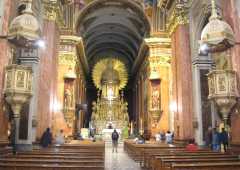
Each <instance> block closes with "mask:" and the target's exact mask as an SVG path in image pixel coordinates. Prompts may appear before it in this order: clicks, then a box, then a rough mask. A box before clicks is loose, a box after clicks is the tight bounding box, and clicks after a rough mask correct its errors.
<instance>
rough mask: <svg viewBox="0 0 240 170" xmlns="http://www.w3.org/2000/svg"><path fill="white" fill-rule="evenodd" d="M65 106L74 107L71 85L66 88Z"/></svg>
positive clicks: (66, 107)
mask: <svg viewBox="0 0 240 170" xmlns="http://www.w3.org/2000/svg"><path fill="white" fill-rule="evenodd" d="M64 108H65V109H70V108H73V92H72V89H71V88H70V87H68V88H65V90H64Z"/></svg>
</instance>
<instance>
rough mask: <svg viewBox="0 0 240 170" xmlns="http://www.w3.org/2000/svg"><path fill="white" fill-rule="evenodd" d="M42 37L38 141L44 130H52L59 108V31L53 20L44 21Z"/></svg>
mask: <svg viewBox="0 0 240 170" xmlns="http://www.w3.org/2000/svg"><path fill="white" fill-rule="evenodd" d="M42 36H43V38H44V41H45V43H46V48H45V49H44V50H42V51H41V54H40V63H39V67H40V72H39V80H38V84H39V89H38V91H39V96H38V97H39V99H38V112H37V113H38V114H37V120H38V125H37V134H36V137H37V138H38V139H39V138H40V137H41V135H42V134H43V132H44V131H45V129H46V128H48V127H50V128H52V123H53V120H54V119H53V118H54V115H56V113H57V112H58V111H59V110H58V109H59V107H60V106H59V105H60V103H59V101H58V100H57V86H58V84H57V75H58V72H57V65H58V63H57V61H58V60H57V56H58V46H59V30H58V25H57V24H56V22H55V20H49V19H44V21H43V35H42Z"/></svg>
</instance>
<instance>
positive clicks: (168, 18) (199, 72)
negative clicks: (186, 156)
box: [0, 0, 240, 170]
mask: <svg viewBox="0 0 240 170" xmlns="http://www.w3.org/2000/svg"><path fill="white" fill-rule="evenodd" d="M0 49H1V50H0V79H1V80H2V81H0V169H3V170H11V169H14V168H15V169H19V170H25V169H28V168H29V167H27V166H26V167H24V166H25V165H24V166H23V165H19V166H15V167H14V166H13V164H12V163H11V161H10V160H8V159H10V158H8V159H7V158H6V159H5V158H4V157H3V158H4V159H3V160H2V157H1V154H2V155H4V152H5V150H4V148H5V147H6V146H7V147H8V149H9V150H10V152H11V151H12V150H13V153H16V152H19V153H20V152H22V154H23V155H24V154H25V153H24V152H30V151H32V154H33V153H34V152H37V149H36V146H38V145H39V143H41V140H42V135H43V134H44V133H45V130H46V129H47V128H50V130H51V133H52V138H53V142H52V143H53V144H54V138H55V136H56V135H58V133H59V131H60V130H62V131H63V133H64V139H65V143H66V146H65V145H64V146H63V147H61V148H60V149H62V150H63V151H62V152H65V151H64V149H66V150H67V149H69V148H68V147H70V148H72V149H73V148H74V147H76V148H80V146H81V147H86V146H83V145H85V144H86V143H87V144H86V145H87V147H89V148H90V149H89V150H91V147H96V146H95V145H94V144H93V145H94V146H91V142H89V143H88V142H85V143H84V144H82V143H81V142H80V141H78V137H79V136H81V137H83V138H84V141H88V140H90V138H92V137H93V138H94V141H95V138H96V140H97V142H99V143H97V144H96V145H97V147H99V148H100V146H102V145H101V142H102V143H103V146H104V149H105V147H107V145H108V143H109V142H111V140H112V138H111V134H112V132H113V130H114V129H116V130H117V132H118V133H119V134H120V144H123V145H124V148H123V149H124V151H122V153H121V154H128V156H129V157H130V158H129V160H127V161H124V160H125V158H124V157H125V156H124V155H122V157H123V158H122V157H121V160H120V162H121V161H123V163H122V164H125V163H126V165H127V164H128V163H129V161H132V162H131V163H129V165H128V166H133V165H134V166H133V167H132V169H134V170H138V167H137V165H136V166H135V164H136V162H134V161H133V160H135V157H134V156H136V155H137V153H138V152H137V149H138V146H137V144H136V145H135V144H133V139H135V138H136V137H139V136H141V137H142V138H144V141H146V144H144V145H142V147H143V146H144V147H145V145H146V147H150V146H151V147H153V146H154V147H155V148H157V147H163V146H162V145H163V144H159V146H158V144H156V141H155V140H156V139H155V137H156V135H157V134H159V133H160V134H161V133H164V134H165V133H166V132H167V131H170V132H171V133H172V134H174V135H173V136H174V140H173V141H174V142H173V143H174V144H175V145H174V146H175V147H180V146H183V145H184V146H185V145H186V144H187V142H188V141H189V140H190V139H191V140H194V141H195V143H196V144H197V145H198V146H199V147H201V148H202V147H203V148H204V147H206V146H207V145H208V143H209V131H211V130H213V129H215V130H216V129H217V131H218V130H219V134H220V132H221V129H225V131H226V133H227V135H228V145H229V147H228V151H229V152H231V154H235V153H237V154H239V153H240V133H239V129H240V100H239V99H240V95H239V90H240V84H239V78H240V57H239V56H240V0H0ZM210 136H211V140H213V139H212V137H213V138H214V134H213V135H212V133H211V135H210ZM104 142H105V143H104ZM72 143H75V144H72ZM147 144H148V145H147ZM211 144H212V143H211ZM71 145H72V146H71ZM139 145H140V146H139V148H140V147H141V144H139ZM160 145H161V146H160ZM164 146H165V145H164ZM52 147H53V146H52ZM133 148H137V149H136V150H134V149H133ZM1 149H2V150H1ZM50 149H52V148H50ZM85 149H86V148H85ZM139 150H140V149H139ZM49 152H50V151H49ZM69 152H70V151H69ZM79 152H80V151H79ZM156 152H157V151H156ZM133 153H135V154H133ZM111 154H112V153H111V152H107V151H106V153H105V154H104V155H105V169H114V166H121V165H120V164H121V163H120V164H116V165H115V164H114V162H112V163H110V164H111V167H110V168H106V162H108V161H109V162H111V161H113V160H112V159H111V160H108V157H112V156H109V155H111ZM119 154H120V153H119ZM23 155H19V158H17V157H14V159H20V156H23ZM107 155H108V156H107ZM133 155H134V156H133ZM106 156H107V157H106ZM231 156H233V155H231ZM23 158H24V159H27V158H25V157H22V159H23ZM32 159H33V158H32ZM40 159H41V158H40ZM59 159H60V158H59ZM119 159H120V158H119ZM8 161H9V162H8ZM35 161H36V160H35ZM144 161H145V160H144ZM225 161H226V162H227V161H228V162H227V163H226V162H225ZM231 161H232V162H230V160H227V159H226V160H224V159H222V164H224V167H223V169H224V168H226V169H231V168H230V167H227V166H228V165H229V166H231V165H233V164H234V166H235V168H236V170H237V169H240V162H238V161H236V160H235V159H234V160H231ZM32 162H33V163H32V165H33V167H35V164H37V163H36V162H34V160H32ZM229 162H230V163H229ZM15 163H16V162H15ZM17 163H18V164H20V163H21V161H19V162H17ZM22 163H23V162H22ZM208 163H209V162H208ZM23 164H24V163H23ZM25 164H26V163H25ZM46 164H47V163H46ZM49 164H50V163H49ZM186 164H187V163H186ZM210 164H211V163H209V165H207V166H210ZM225 164H226V165H225ZM73 165H74V166H75V164H73ZM144 165H145V164H144ZM37 166H38V164H37V165H36V167H35V169H37ZM46 166H47V165H46ZM76 166H80V165H76ZM81 166H82V165H81ZM84 166H85V165H84ZM96 166H97V165H96ZM199 166H200V165H199ZM213 166H216V170H217V167H218V166H219V169H220V168H222V167H220V166H222V165H220V164H218V163H216V164H214V165H213ZM24 168H25V169H24ZM41 168H43V167H41ZM41 168H40V169H41ZM45 168H46V167H45ZM52 168H53V167H52ZM61 168H63V167H58V169H60V170H61ZM75 168H76V167H75ZM101 168H104V167H99V169H101ZM145 168H146V167H145ZM15 169H14V170H15ZM33 169H34V168H33ZM53 169H54V168H53ZM63 169H64V168H63ZM77 169H81V168H80V167H78V168H77ZM83 169H84V168H83ZM85 169H87V168H86V167H85ZM90 169H91V168H89V170H90ZM93 169H96V170H97V169H98V168H97V167H95V168H93ZM123 169H126V168H123ZM148 169H149V167H148ZM160 169H161V168H160ZM173 169H174V170H175V169H176V170H180V169H181V168H179V169H177V168H173ZM186 169H187V168H186ZM196 169H198V168H196ZM199 169H200V168H199ZM207 169H210V168H209V167H207V168H206V170H207ZM233 169H234V167H233ZM46 170H50V169H46ZM51 170H52V169H51ZM69 170H71V168H69ZM214 170H215V169H214ZM234 170H235V169H234Z"/></svg>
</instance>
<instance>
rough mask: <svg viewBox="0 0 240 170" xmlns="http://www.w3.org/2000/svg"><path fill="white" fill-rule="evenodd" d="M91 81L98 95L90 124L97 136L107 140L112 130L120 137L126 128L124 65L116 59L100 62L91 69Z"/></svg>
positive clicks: (126, 105) (125, 75)
mask: <svg viewBox="0 0 240 170" xmlns="http://www.w3.org/2000/svg"><path fill="white" fill-rule="evenodd" d="M93 80H94V84H95V86H96V87H97V88H98V95H97V100H96V101H94V102H93V103H92V117H91V124H92V126H93V127H94V128H95V129H96V134H97V135H100V136H101V137H102V138H103V139H104V140H109V139H111V133H112V132H113V129H117V131H118V133H119V134H120V135H121V133H122V131H123V130H124V129H125V128H126V127H128V122H129V116H128V108H127V107H128V104H127V102H125V101H124V93H123V88H124V87H125V86H126V83H127V71H126V68H125V65H124V64H123V63H122V62H121V61H119V60H117V59H112V58H111V59H105V60H101V61H100V62H98V63H97V64H96V65H95V67H94V69H93Z"/></svg>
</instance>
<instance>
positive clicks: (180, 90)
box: [172, 24, 193, 140]
mask: <svg viewBox="0 0 240 170" xmlns="http://www.w3.org/2000/svg"><path fill="white" fill-rule="evenodd" d="M172 43H173V47H172V51H173V61H172V73H173V98H174V100H175V101H176V103H177V112H176V113H175V114H176V117H175V128H174V129H175V135H176V139H178V140H185V139H189V138H193V126H192V123H193V108H192V104H193V103H192V99H193V97H192V96H193V91H192V62H191V55H190V40H189V25H188V24H184V25H178V26H177V28H176V30H175V31H174V32H173V34H172Z"/></svg>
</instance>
